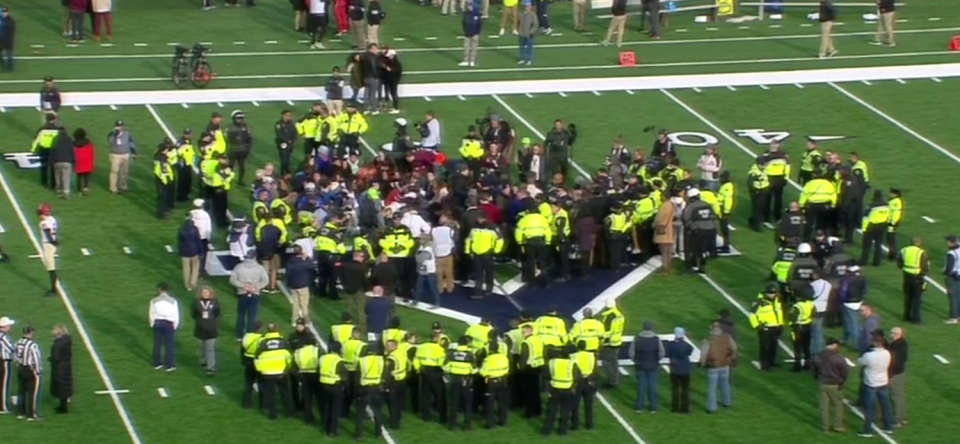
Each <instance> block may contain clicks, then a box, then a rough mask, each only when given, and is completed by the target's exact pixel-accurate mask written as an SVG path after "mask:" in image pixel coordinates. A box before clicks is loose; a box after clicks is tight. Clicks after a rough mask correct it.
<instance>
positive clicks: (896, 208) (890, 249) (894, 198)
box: [887, 188, 904, 260]
mask: <svg viewBox="0 0 960 444" xmlns="http://www.w3.org/2000/svg"><path fill="white" fill-rule="evenodd" d="M887 206H889V207H890V221H889V222H888V223H887V259H889V260H896V259H897V251H899V250H898V249H897V231H898V230H899V229H900V223H901V222H903V210H904V205H903V194H902V193H901V192H900V190H899V189H897V188H891V189H890V200H888V201H887Z"/></svg>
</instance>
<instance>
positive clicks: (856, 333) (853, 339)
mask: <svg viewBox="0 0 960 444" xmlns="http://www.w3.org/2000/svg"><path fill="white" fill-rule="evenodd" d="M841 310H842V311H843V342H844V343H845V344H847V346H849V347H850V348H854V349H855V348H857V347H859V342H860V311H859V310H854V309H852V308H847V306H845V305H844V306H843V307H842V308H841Z"/></svg>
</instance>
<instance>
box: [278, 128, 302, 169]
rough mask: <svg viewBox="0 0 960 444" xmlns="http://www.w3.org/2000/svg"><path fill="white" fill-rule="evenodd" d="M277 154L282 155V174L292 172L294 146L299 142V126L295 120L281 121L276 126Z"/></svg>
mask: <svg viewBox="0 0 960 444" xmlns="http://www.w3.org/2000/svg"><path fill="white" fill-rule="evenodd" d="M274 134H275V136H274V137H275V139H276V140H275V142H276V144H277V153H278V154H279V155H280V172H282V173H289V172H290V158H291V155H292V154H293V145H294V144H295V143H296V142H297V124H296V122H294V121H293V120H289V121H284V120H283V119H280V120H278V121H277V123H276V124H275V125H274Z"/></svg>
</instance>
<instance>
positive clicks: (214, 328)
mask: <svg viewBox="0 0 960 444" xmlns="http://www.w3.org/2000/svg"><path fill="white" fill-rule="evenodd" d="M190 317H192V318H193V321H194V322H195V324H194V326H193V337H195V338H197V340H198V341H200V367H201V368H203V369H204V370H206V372H207V375H208V376H213V375H214V373H216V371H217V337H219V336H220V327H219V325H220V324H219V322H220V321H219V320H220V301H218V300H217V298H216V297H215V296H214V295H213V289H211V288H210V287H202V288H201V289H200V297H198V298H197V299H196V300H194V301H193V305H192V306H191V307H190Z"/></svg>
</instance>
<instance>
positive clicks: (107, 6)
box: [91, 0, 113, 13]
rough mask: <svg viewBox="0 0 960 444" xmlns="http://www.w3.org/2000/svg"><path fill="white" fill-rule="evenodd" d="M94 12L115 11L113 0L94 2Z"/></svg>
mask: <svg viewBox="0 0 960 444" xmlns="http://www.w3.org/2000/svg"><path fill="white" fill-rule="evenodd" d="M91 4H92V5H93V12H99V13H103V12H110V11H111V10H112V9H113V0H93V1H92V2H91Z"/></svg>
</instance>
